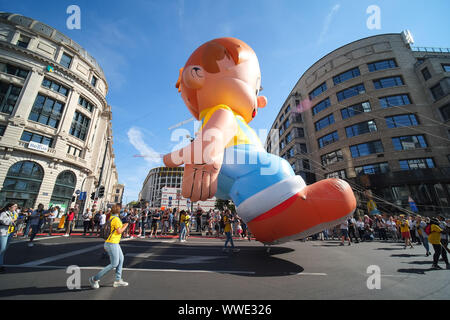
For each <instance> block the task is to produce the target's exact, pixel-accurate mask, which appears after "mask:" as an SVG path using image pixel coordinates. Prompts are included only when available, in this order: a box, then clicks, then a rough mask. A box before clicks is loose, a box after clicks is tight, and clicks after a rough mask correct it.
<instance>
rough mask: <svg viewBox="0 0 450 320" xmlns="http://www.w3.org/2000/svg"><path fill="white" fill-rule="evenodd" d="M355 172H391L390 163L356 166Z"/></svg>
mask: <svg viewBox="0 0 450 320" xmlns="http://www.w3.org/2000/svg"><path fill="white" fill-rule="evenodd" d="M355 172H356V175H357V176H361V175H364V174H382V173H388V172H389V165H388V163H387V162H383V163H376V164H368V165H366V166H362V167H355Z"/></svg>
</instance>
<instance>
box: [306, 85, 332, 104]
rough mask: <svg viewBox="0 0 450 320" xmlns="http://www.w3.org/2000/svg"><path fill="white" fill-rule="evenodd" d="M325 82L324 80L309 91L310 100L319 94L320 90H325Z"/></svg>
mask: <svg viewBox="0 0 450 320" xmlns="http://www.w3.org/2000/svg"><path fill="white" fill-rule="evenodd" d="M327 89H328V88H327V83H326V82H324V83H322V84H321V85H320V86H318V87H317V88H315V89H314V90H313V91H311V92H310V93H309V99H310V100H312V99H314V98H315V97H317V96H318V95H320V94H321V93H322V92H325V91H327Z"/></svg>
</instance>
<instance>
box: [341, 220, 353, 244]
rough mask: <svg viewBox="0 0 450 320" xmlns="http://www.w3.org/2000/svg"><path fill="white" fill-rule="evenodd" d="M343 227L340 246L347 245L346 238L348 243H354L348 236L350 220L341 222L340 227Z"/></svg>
mask: <svg viewBox="0 0 450 320" xmlns="http://www.w3.org/2000/svg"><path fill="white" fill-rule="evenodd" d="M339 228H340V229H341V244H340V246H343V245H345V240H346V239H347V240H348V245H349V246H350V245H351V244H352V240H351V239H350V237H349V236H348V220H346V221H344V222H343V223H341V225H340V227H339Z"/></svg>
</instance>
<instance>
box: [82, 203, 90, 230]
mask: <svg viewBox="0 0 450 320" xmlns="http://www.w3.org/2000/svg"><path fill="white" fill-rule="evenodd" d="M82 218H83V228H84V230H83V236H85V235H86V233H87V231H89V228H90V225H91V219H92V214H91V211H90V210H89V209H86V212H85V213H83V215H82Z"/></svg>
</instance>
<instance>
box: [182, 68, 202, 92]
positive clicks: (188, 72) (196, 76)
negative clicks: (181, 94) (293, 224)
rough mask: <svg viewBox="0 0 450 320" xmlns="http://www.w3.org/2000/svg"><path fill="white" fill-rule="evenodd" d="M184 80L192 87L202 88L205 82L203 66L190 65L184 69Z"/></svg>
mask: <svg viewBox="0 0 450 320" xmlns="http://www.w3.org/2000/svg"><path fill="white" fill-rule="evenodd" d="M183 82H184V84H185V85H186V86H187V87H188V88H190V89H200V88H201V87H203V84H204V83H205V73H204V70H203V68H202V67H201V66H189V67H186V68H184V70H183Z"/></svg>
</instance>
